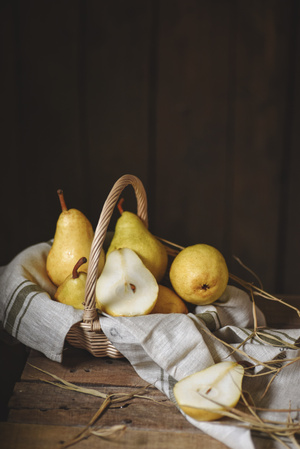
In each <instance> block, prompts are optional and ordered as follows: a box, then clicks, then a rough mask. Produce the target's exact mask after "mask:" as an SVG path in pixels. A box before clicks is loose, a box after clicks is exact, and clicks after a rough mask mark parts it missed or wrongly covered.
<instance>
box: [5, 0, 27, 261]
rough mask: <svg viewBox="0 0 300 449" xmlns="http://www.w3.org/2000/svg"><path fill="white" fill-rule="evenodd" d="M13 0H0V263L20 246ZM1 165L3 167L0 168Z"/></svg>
mask: <svg viewBox="0 0 300 449" xmlns="http://www.w3.org/2000/svg"><path fill="white" fill-rule="evenodd" d="M13 3H15V2H8V1H6V2H1V6H0V8H1V9H0V33H1V43H2V44H1V49H0V52H1V53H0V54H1V66H2V70H1V71H0V86H1V109H2V114H1V154H2V156H5V159H4V160H3V163H2V170H1V177H0V201H1V204H2V208H3V210H5V211H7V212H8V211H9V214H7V217H6V219H5V220H2V223H1V233H0V245H1V254H0V266H1V265H4V264H6V263H8V262H9V261H10V260H11V259H12V258H13V257H14V256H15V254H16V253H17V252H18V251H19V250H20V248H22V245H23V241H22V233H20V232H18V230H19V225H20V221H21V219H22V218H21V215H20V211H19V209H18V207H12V205H13V204H18V197H19V168H18V165H17V164H16V160H17V158H18V156H19V144H20V141H19V138H20V135H19V120H20V116H19V112H20V111H19V98H18V94H19V86H18V81H19V77H20V74H19V73H18V66H19V61H18V54H17V52H16V24H15V20H14V19H15V15H14V12H15V8H14V4H13ZM4 167H5V169H4Z"/></svg>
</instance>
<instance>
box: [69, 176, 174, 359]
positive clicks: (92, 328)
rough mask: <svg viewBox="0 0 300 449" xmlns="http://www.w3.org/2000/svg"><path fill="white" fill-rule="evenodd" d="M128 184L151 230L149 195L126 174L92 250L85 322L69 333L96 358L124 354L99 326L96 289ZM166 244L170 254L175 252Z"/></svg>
mask: <svg viewBox="0 0 300 449" xmlns="http://www.w3.org/2000/svg"><path fill="white" fill-rule="evenodd" d="M128 185H132V187H133V188H134V192H135V196H136V200H137V215H138V216H139V217H140V218H141V220H142V221H143V222H144V224H145V225H146V226H147V227H148V212H147V196H146V192H145V189H144V186H143V184H142V182H141V181H140V180H139V179H138V178H137V177H136V176H133V175H124V176H122V177H121V178H119V180H118V181H117V182H116V183H115V184H114V186H113V188H112V189H111V191H110V193H109V195H108V197H107V199H106V201H105V203H104V206H103V209H102V212H101V215H100V218H99V221H98V224H97V227H96V230H95V236H94V240H93V243H92V247H91V252H90V260H89V266H88V272H87V281H86V290H85V308H84V313H83V319H82V321H81V322H80V323H77V324H76V325H74V326H72V328H71V329H70V331H69V332H68V334H67V337H66V338H67V341H68V342H69V343H70V344H71V345H72V346H75V347H77V348H82V349H86V350H87V351H89V352H90V353H91V354H93V355H94V356H95V357H106V356H108V357H111V358H122V357H123V355H122V354H121V353H120V352H119V351H118V350H117V349H116V348H115V347H114V346H113V345H112V343H111V342H110V341H109V340H108V339H107V337H106V335H105V334H104V333H103V331H102V330H101V327H100V322H99V314H98V311H97V309H96V300H95V289H96V282H97V270H98V262H99V257H100V252H101V249H102V246H103V243H104V240H105V237H106V233H107V228H108V225H109V222H110V219H111V216H112V213H113V211H114V208H115V206H116V203H117V201H118V199H119V196H120V194H121V193H122V191H123V190H124V188H125V187H127V186H128ZM167 243H168V242H165V243H164V244H165V246H166V248H167V252H168V254H169V255H172V253H173V250H172V249H171V247H170V246H169V245H167Z"/></svg>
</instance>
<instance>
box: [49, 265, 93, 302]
mask: <svg viewBox="0 0 300 449" xmlns="http://www.w3.org/2000/svg"><path fill="white" fill-rule="evenodd" d="M86 262H87V260H86V257H81V258H80V259H79V260H78V262H77V263H76V265H75V266H74V268H73V271H72V274H70V275H69V276H68V277H67V278H66V279H65V280H64V282H63V283H62V284H61V285H60V286H59V287H58V289H57V290H56V293H55V295H54V299H55V300H56V301H58V302H61V303H63V304H67V305H69V306H73V307H74V308H75V309H84V305H83V303H84V299H85V284H86V277H87V274H86V273H85V272H84V271H81V272H79V271H78V270H79V268H80V267H81V266H82V265H83V264H85V263H86Z"/></svg>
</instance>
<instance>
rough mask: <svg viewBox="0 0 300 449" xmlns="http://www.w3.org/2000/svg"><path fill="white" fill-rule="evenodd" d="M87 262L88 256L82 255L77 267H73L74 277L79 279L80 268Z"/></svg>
mask: <svg viewBox="0 0 300 449" xmlns="http://www.w3.org/2000/svg"><path fill="white" fill-rule="evenodd" d="M86 262H87V258H86V257H81V259H79V260H78V262H77V263H76V265H75V267H74V268H73V272H72V277H73V279H77V278H78V277H79V273H78V269H79V268H80V267H81V265H83V264H84V263H86Z"/></svg>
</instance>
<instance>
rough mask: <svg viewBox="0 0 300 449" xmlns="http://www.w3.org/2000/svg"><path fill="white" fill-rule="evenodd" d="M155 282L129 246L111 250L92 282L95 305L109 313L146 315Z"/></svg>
mask: <svg viewBox="0 0 300 449" xmlns="http://www.w3.org/2000/svg"><path fill="white" fill-rule="evenodd" d="M157 296H158V284H157V281H156V279H155V277H154V276H153V274H152V273H151V272H150V271H149V270H148V268H146V266H145V265H144V264H143V262H142V261H141V259H140V258H139V256H138V255H137V254H136V253H135V252H134V251H133V250H131V249H129V248H121V249H117V250H114V251H112V252H111V253H109V255H108V256H107V258H106V263H105V265H104V268H103V271H102V273H101V275H100V277H99V279H98V281H97V284H96V303H97V307H98V308H99V309H100V310H101V311H103V312H106V313H108V314H109V315H112V316H138V315H147V314H148V313H150V312H151V310H152V309H153V307H154V306H155V303H156V300H157Z"/></svg>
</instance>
